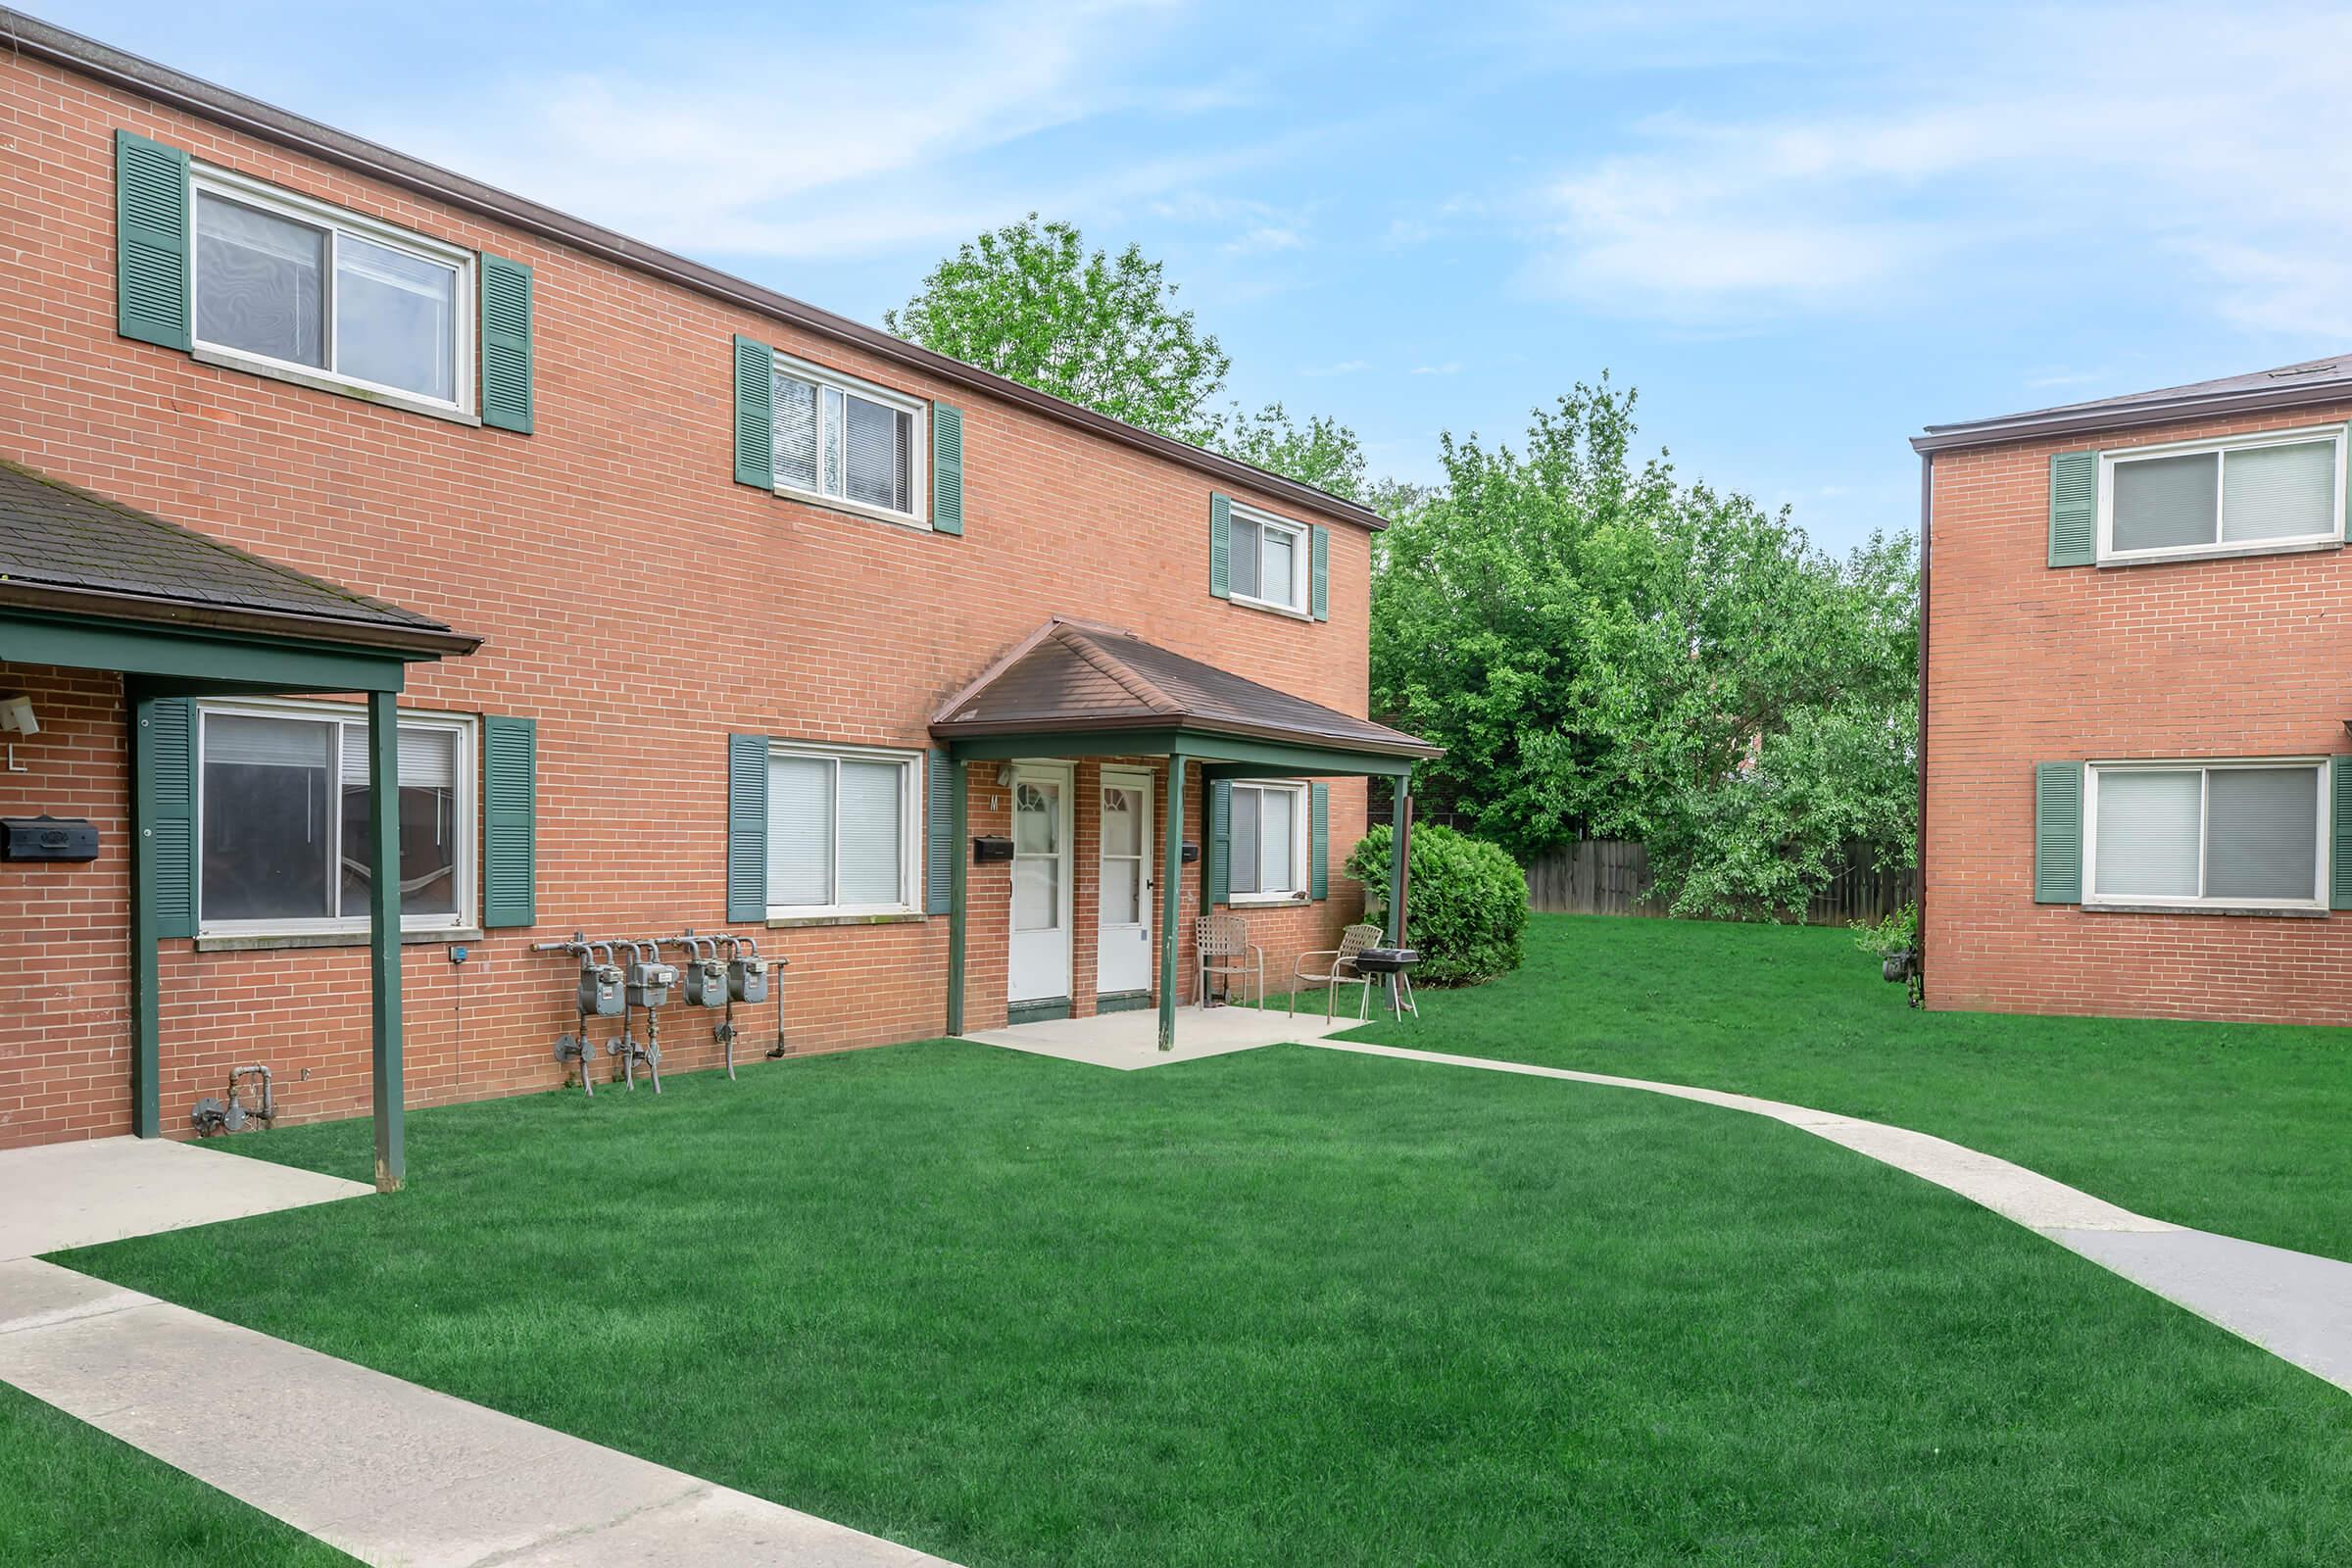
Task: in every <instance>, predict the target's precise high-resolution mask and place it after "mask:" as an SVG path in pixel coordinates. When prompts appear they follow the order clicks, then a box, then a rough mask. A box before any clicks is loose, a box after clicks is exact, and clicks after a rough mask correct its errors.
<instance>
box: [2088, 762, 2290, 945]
mask: <svg viewBox="0 0 2352 1568" xmlns="http://www.w3.org/2000/svg"><path fill="white" fill-rule="evenodd" d="M2328 766H2329V761H2328V759H2327V758H2325V757H2231V758H2169V759H2153V758H2132V759H2130V760H2117V761H2107V762H2096V761H2094V762H2091V763H2088V764H2087V765H2085V766H2084V768H2083V769H2082V774H2083V779H2082V902H2083V904H2084V905H2085V906H2088V907H2102V908H2137V909H2215V908H2221V909H2278V910H2304V909H2318V910H2322V911H2325V910H2326V909H2327V871H2328V854H2327V851H2328V844H2329V840H2330V837H2331V835H2332V831H2333V821H2332V816H2333V811H2334V800H2333V795H2334V791H2333V790H2331V789H2330V788H2329V779H2328ZM2248 767H2269V768H2283V767H2306V768H2310V769H2311V770H2313V771H2314V772H2315V773H2317V774H2318V775H2319V777H2318V779H2317V781H2316V786H2317V793H2318V799H2319V809H2318V810H2317V811H2315V812H2313V813H2312V814H2313V815H2314V817H2316V818H2317V822H2316V825H2315V827H2314V830H2313V834H2312V847H2311V849H2312V881H2311V885H2312V887H2313V888H2314V889H2315V890H2316V892H2317V896H2316V897H2313V898H2309V899H2249V898H2236V897H2228V898H2225V897H2213V898H2208V897H2206V896H2205V895H2204V892H2203V889H2204V886H2205V837H2206V822H2207V811H2208V802H2209V800H2210V797H2211V795H2212V776H2213V775H2214V774H2215V773H2217V772H2221V771H2223V770H2225V769H2230V768H2248ZM2190 771H2194V772H2196V773H2197V775H2198V778H2197V887H2198V890H2199V892H2198V896H2197V897H2196V898H2193V899H2166V898H2152V897H2149V896H2147V895H2145V894H2113V893H2101V892H2099V891H2098V888H2099V879H2098V860H2099V779H2100V776H2101V775H2102V774H2106V773H2186V772H2190Z"/></svg>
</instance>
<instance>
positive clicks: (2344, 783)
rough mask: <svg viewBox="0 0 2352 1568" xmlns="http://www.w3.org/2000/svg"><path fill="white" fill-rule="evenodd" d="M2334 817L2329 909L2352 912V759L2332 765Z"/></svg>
mask: <svg viewBox="0 0 2352 1568" xmlns="http://www.w3.org/2000/svg"><path fill="white" fill-rule="evenodd" d="M2327 778H2328V794H2329V795H2330V796H2331V797H2332V804H2333V807H2334V815H2333V817H2332V818H2331V819H2330V822H2329V825H2328V830H2327V907H2329V908H2330V909H2352V757H2339V758H2336V759H2335V760H2332V761H2330V762H2329V763H2328V764H2327Z"/></svg>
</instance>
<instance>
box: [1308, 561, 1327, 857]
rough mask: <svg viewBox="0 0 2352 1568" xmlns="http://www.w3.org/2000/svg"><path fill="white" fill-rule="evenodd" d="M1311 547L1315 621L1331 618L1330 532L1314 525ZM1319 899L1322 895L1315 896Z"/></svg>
mask: <svg viewBox="0 0 2352 1568" xmlns="http://www.w3.org/2000/svg"><path fill="white" fill-rule="evenodd" d="M1313 541H1314V542H1313V547H1312V548H1311V549H1310V550H1309V552H1308V555H1309V557H1310V558H1311V560H1312V562H1313V568H1314V572H1313V589H1314V603H1313V607H1312V608H1313V610H1314V615H1315V618H1316V619H1317V620H1329V619H1330V618H1331V530H1330V529H1329V528H1326V527H1324V526H1323V525H1322V524H1321V523H1317V524H1315V531H1314V534H1313ZM1316 897H1318V898H1320V897H1322V895H1320V894H1317V895H1316Z"/></svg>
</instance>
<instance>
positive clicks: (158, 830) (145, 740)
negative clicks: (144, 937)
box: [138, 697, 196, 937]
mask: <svg viewBox="0 0 2352 1568" xmlns="http://www.w3.org/2000/svg"><path fill="white" fill-rule="evenodd" d="M138 722H139V735H138V765H139V767H140V768H141V769H142V770H143V771H145V772H146V774H147V776H148V781H149V788H150V791H151V798H152V799H153V801H154V803H155V809H154V814H153V816H152V817H151V818H150V820H148V821H147V822H146V823H145V824H143V825H144V826H145V828H146V830H147V833H148V838H147V840H146V842H145V844H144V845H143V846H142V848H143V850H144V851H145V853H147V854H150V855H153V856H154V857H155V934H156V935H157V936H159V937H192V936H194V935H195V934H196V705H195V704H194V703H193V702H191V701H190V700H189V699H187V698H185V697H158V698H151V699H149V700H147V701H146V702H143V703H141V704H140V705H139V714H138Z"/></svg>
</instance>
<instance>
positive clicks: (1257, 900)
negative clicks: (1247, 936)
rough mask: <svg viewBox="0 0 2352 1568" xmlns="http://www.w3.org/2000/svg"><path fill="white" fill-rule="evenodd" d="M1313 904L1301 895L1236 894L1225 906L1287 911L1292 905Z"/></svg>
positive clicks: (1312, 901)
mask: <svg viewBox="0 0 2352 1568" xmlns="http://www.w3.org/2000/svg"><path fill="white" fill-rule="evenodd" d="M1314 902H1315V901H1314V900H1312V899H1310V898H1308V897H1307V896H1306V895H1305V894H1303V893H1237V894H1235V895H1234V896H1233V897H1232V898H1229V899H1227V900H1226V901H1225V904H1226V907H1228V908H1235V909H1287V908H1290V907H1293V906H1294V905H1300V904H1312V903H1314Z"/></svg>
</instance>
